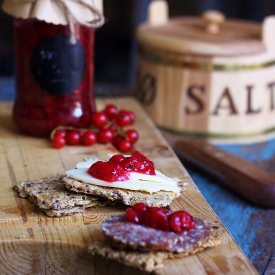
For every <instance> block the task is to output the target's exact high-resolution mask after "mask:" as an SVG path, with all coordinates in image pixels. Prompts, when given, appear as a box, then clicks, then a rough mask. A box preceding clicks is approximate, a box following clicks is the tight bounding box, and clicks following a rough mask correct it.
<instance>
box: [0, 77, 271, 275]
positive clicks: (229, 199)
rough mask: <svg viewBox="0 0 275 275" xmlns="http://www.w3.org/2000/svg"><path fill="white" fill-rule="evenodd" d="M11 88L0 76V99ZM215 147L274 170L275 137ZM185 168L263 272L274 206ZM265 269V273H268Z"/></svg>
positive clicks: (8, 95) (9, 81) (10, 92)
mask: <svg viewBox="0 0 275 275" xmlns="http://www.w3.org/2000/svg"><path fill="white" fill-rule="evenodd" d="M109 88H110V87H109ZM106 89H108V86H107V88H106V87H104V88H102V87H97V88H96V94H97V95H104V94H105V93H106V92H102V91H106ZM110 89H111V88H110ZM14 90H15V89H14V81H13V80H12V79H9V78H0V101H1V100H2V101H3V100H12V99H14V95H15V92H14ZM118 93H119V94H121V91H119V92H117V89H116V88H113V89H112V91H111V90H110V92H107V93H106V94H108V95H110V94H112V95H116V94H118ZM219 147H220V148H222V149H224V150H226V151H229V152H231V153H234V154H236V155H239V156H241V157H243V158H245V159H247V160H249V161H252V162H254V163H255V164H257V165H259V166H261V167H262V168H264V169H266V170H268V171H270V172H275V165H274V164H275V139H273V140H270V141H268V142H264V143H258V144H252V145H236V144H231V145H228V144H227V145H219ZM187 169H188V171H189V173H190V174H191V176H192V178H193V180H194V181H195V183H196V184H197V186H198V188H199V189H200V191H201V192H202V194H203V196H204V197H205V198H206V200H207V201H208V202H209V203H210V205H211V206H212V208H213V209H214V211H215V212H216V213H217V214H218V216H219V217H220V219H221V220H222V222H223V223H224V225H225V226H226V227H227V229H228V230H229V232H230V233H231V234H232V235H233V237H234V239H235V240H236V242H237V243H238V245H239V246H240V247H241V248H242V250H243V251H244V253H245V254H246V255H247V256H248V258H249V259H250V261H251V262H252V263H253V264H254V265H255V267H256V268H257V270H258V271H259V272H260V273H262V274H264V273H265V270H266V269H267V267H268V266H270V263H271V258H272V248H273V247H274V240H275V235H274V232H275V226H274V225H275V224H274V222H275V210H271V209H261V208H257V207H254V206H252V205H251V204H249V203H247V202H246V201H244V200H243V199H240V198H239V197H237V196H236V195H234V194H233V193H231V192H230V191H228V190H226V189H225V188H224V187H222V186H220V185H218V184H217V183H216V182H215V181H213V180H211V179H209V178H207V177H205V176H204V175H202V174H200V173H198V172H196V171H194V170H192V169H190V168H188V167H187ZM274 175H275V174H274ZM236 184H237V183H236ZM273 254H274V253H273ZM269 270H270V268H269ZM269 272H270V271H269ZM269 272H268V273H266V274H272V273H269ZM271 272H272V271H271ZM274 274H275V270H274Z"/></svg>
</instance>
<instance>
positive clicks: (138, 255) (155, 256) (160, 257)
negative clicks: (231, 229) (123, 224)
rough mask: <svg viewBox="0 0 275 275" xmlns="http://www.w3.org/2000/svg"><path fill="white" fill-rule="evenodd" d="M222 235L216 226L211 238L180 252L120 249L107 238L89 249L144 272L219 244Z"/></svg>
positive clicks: (90, 251)
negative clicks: (114, 246)
mask: <svg viewBox="0 0 275 275" xmlns="http://www.w3.org/2000/svg"><path fill="white" fill-rule="evenodd" d="M215 228H216V227H215ZM221 235H222V230H220V229H217V228H216V229H214V230H213V231H212V233H211V236H210V238H209V239H207V240H206V241H204V242H200V243H199V244H198V245H197V246H193V247H191V248H189V249H188V250H186V251H183V252H180V253H172V252H139V251H133V250H118V249H114V248H112V247H110V245H109V244H108V242H107V241H106V240H101V241H97V242H95V243H94V244H92V245H90V246H89V248H88V251H89V253H91V254H92V255H99V256H102V257H104V258H106V259H109V260H114V261H117V262H119V263H122V264H125V265H127V266H130V267H133V268H137V269H139V270H141V271H143V272H152V271H155V270H156V269H159V268H162V267H163V266H164V264H165V261H166V260H169V259H170V260H172V259H177V258H182V257H186V256H190V255H194V254H196V253H199V252H201V251H203V250H205V249H207V248H210V247H215V246H218V245H219V244H220V243H221Z"/></svg>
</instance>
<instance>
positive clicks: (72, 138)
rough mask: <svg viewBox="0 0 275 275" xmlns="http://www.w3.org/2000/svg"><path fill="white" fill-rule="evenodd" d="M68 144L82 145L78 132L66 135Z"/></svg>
mask: <svg viewBox="0 0 275 275" xmlns="http://www.w3.org/2000/svg"><path fill="white" fill-rule="evenodd" d="M66 143H67V144H69V145H78V144H80V134H79V132H77V131H69V132H68V133H67V135H66Z"/></svg>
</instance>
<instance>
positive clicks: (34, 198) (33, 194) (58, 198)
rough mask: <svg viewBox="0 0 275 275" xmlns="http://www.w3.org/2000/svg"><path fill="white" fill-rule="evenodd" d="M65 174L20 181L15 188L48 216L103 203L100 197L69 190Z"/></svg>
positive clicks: (60, 214) (76, 211) (81, 209)
mask: <svg viewBox="0 0 275 275" xmlns="http://www.w3.org/2000/svg"><path fill="white" fill-rule="evenodd" d="M62 178H63V176H54V177H47V178H43V179H39V180H32V181H23V182H20V183H18V184H17V185H16V186H15V187H14V190H15V191H16V192H17V193H18V195H19V196H20V197H23V198H28V200H29V201H30V202H32V203H33V204H35V205H37V206H38V207H39V208H40V209H41V210H42V211H44V212H45V213H46V214H47V215H48V216H57V217H60V216H66V215H72V214H75V213H82V212H83V210H84V207H83V206H85V207H93V206H97V205H102V204H103V202H102V200H100V199H99V198H96V197H92V196H86V195H80V194H76V193H72V192H70V191H68V190H67V189H66V188H65V186H64V182H63V181H62Z"/></svg>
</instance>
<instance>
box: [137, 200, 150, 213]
mask: <svg viewBox="0 0 275 275" xmlns="http://www.w3.org/2000/svg"><path fill="white" fill-rule="evenodd" d="M133 209H134V210H136V211H137V212H138V213H141V212H144V211H146V210H147V209H148V206H147V205H146V204H145V203H143V202H139V203H136V204H135V205H134V206H133Z"/></svg>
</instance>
